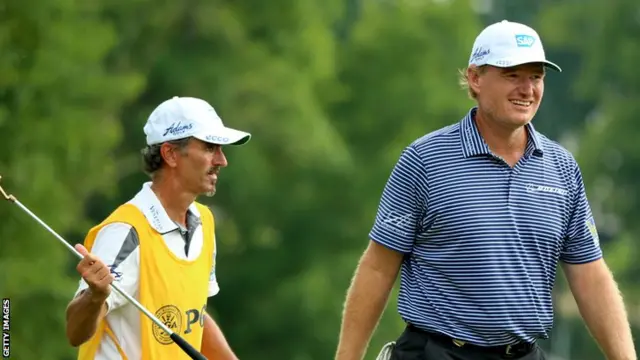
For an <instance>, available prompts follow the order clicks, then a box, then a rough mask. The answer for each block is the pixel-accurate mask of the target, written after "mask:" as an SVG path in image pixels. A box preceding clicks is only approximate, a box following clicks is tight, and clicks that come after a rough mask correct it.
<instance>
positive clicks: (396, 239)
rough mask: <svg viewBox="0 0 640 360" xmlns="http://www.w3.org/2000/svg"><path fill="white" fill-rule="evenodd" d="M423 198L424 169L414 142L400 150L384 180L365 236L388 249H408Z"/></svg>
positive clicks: (425, 193) (417, 225)
mask: <svg viewBox="0 0 640 360" xmlns="http://www.w3.org/2000/svg"><path fill="white" fill-rule="evenodd" d="M427 201H428V185H427V172H426V169H425V166H424V164H423V162H422V159H421V158H420V155H419V154H418V152H417V150H416V149H415V147H414V145H410V146H408V147H406V148H405V149H404V150H403V151H402V154H401V155H400V158H399V159H398V161H397V163H396V164H395V166H394V168H393V170H392V172H391V175H390V176H389V178H388V180H387V183H386V185H385V187H384V190H383V192H382V197H381V199H380V202H379V204H378V211H377V214H376V217H375V221H374V224H373V228H372V229H371V231H370V233H369V238H370V239H371V240H373V241H375V242H377V243H379V244H382V245H384V246H386V247H388V248H390V249H392V250H396V251H399V252H402V253H408V252H410V251H411V249H412V248H413V243H414V241H415V238H416V235H417V234H418V233H419V232H420V224H421V220H422V219H423V217H424V214H425V212H426V209H427Z"/></svg>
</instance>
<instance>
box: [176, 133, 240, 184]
mask: <svg viewBox="0 0 640 360" xmlns="http://www.w3.org/2000/svg"><path fill="white" fill-rule="evenodd" d="M226 166H227V158H226V157H225V155H224V153H223V152H222V146H220V145H215V144H210V143H206V142H204V141H200V140H198V139H191V140H190V141H189V143H188V145H187V146H186V147H185V148H184V149H183V150H182V152H181V156H179V157H178V158H177V159H176V168H175V169H176V173H177V176H178V177H179V179H180V181H181V183H182V185H183V187H184V188H185V190H186V191H189V192H191V193H194V194H197V195H199V194H206V195H207V196H213V195H214V194H215V193H216V183H217V181H218V174H219V172H220V169H221V168H223V167H226Z"/></svg>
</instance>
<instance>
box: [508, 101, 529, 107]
mask: <svg viewBox="0 0 640 360" xmlns="http://www.w3.org/2000/svg"><path fill="white" fill-rule="evenodd" d="M509 101H510V102H511V103H512V104H514V105H516V106H520V107H529V106H531V105H532V104H533V101H524V100H509Z"/></svg>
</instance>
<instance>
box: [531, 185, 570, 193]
mask: <svg viewBox="0 0 640 360" xmlns="http://www.w3.org/2000/svg"><path fill="white" fill-rule="evenodd" d="M525 189H526V191H527V192H528V193H548V194H558V195H562V196H566V195H567V194H568V191H567V190H565V189H562V188H559V187H553V186H545V185H538V184H531V183H529V184H527V185H525Z"/></svg>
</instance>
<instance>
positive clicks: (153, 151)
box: [140, 137, 191, 178]
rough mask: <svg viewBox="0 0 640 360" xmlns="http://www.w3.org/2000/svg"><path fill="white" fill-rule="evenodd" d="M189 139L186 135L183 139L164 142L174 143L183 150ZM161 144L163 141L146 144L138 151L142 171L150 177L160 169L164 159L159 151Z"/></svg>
mask: <svg viewBox="0 0 640 360" xmlns="http://www.w3.org/2000/svg"><path fill="white" fill-rule="evenodd" d="M190 140H191V137H187V138H184V139H178V140H172V141H167V142H166V143H168V144H171V145H175V146H177V147H178V149H180V150H184V148H186V147H187V145H188V144H189V141H190ZM162 144H164V143H160V144H153V145H147V146H146V147H145V148H144V149H142V150H141V151H140V153H141V154H142V161H143V169H144V172H145V173H146V174H147V175H149V177H151V178H153V177H154V176H155V175H156V174H157V173H158V171H159V170H160V169H162V165H164V159H163V158H162V154H161V153H160V148H161V147H162Z"/></svg>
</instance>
